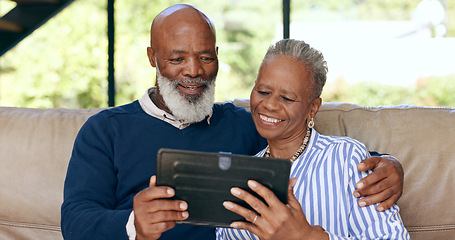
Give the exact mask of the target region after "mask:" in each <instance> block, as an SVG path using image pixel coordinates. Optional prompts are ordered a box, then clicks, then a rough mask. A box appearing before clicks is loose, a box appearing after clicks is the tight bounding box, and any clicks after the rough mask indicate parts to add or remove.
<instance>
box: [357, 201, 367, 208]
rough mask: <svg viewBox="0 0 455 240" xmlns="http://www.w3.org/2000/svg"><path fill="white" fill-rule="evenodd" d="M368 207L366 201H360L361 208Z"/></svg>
mask: <svg viewBox="0 0 455 240" xmlns="http://www.w3.org/2000/svg"><path fill="white" fill-rule="evenodd" d="M366 205H367V203H366V202H364V201H360V202H359V206H360V207H365V206H366Z"/></svg>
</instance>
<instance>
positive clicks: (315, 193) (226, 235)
mask: <svg viewBox="0 0 455 240" xmlns="http://www.w3.org/2000/svg"><path fill="white" fill-rule="evenodd" d="M264 151H265V150H262V151H261V152H259V153H258V154H257V155H256V156H263V155H264ZM369 156H370V155H369V153H368V151H367V149H366V147H365V146H364V145H363V144H362V143H360V142H358V141H357V140H354V139H351V138H347V137H333V136H324V135H320V134H319V133H317V132H316V131H315V130H314V129H313V131H312V134H311V139H310V142H309V143H308V146H307V149H306V150H305V152H304V153H303V154H302V155H301V156H300V157H299V158H298V159H297V160H296V161H295V162H294V163H293V164H292V168H291V174H290V178H294V177H296V178H298V181H297V183H296V184H295V186H294V195H295V196H296V198H297V200H298V201H299V202H300V204H301V205H302V209H303V212H304V213H305V216H306V218H307V221H308V222H309V224H310V225H320V226H322V227H323V228H324V229H325V230H326V231H327V232H328V234H329V235H330V239H410V237H409V234H408V232H407V231H406V229H405V228H404V225H403V222H402V221H401V217H400V215H399V213H398V212H399V207H398V205H396V204H395V205H394V206H393V207H392V208H390V209H388V210H386V211H384V212H378V211H376V207H377V204H375V205H372V206H368V207H363V208H361V207H359V205H358V204H357V201H358V199H357V198H355V197H354V196H353V192H354V190H355V189H356V187H355V185H356V183H357V181H359V180H360V179H362V178H363V177H365V176H366V175H368V174H369V173H370V172H371V171H369V172H360V171H358V170H357V164H359V163H360V161H362V160H363V159H365V158H367V157H369ZM216 237H217V239H219V240H227V239H241V240H245V239H259V238H258V237H256V236H255V235H253V234H252V233H249V232H248V231H246V230H243V229H233V228H217V232H216Z"/></svg>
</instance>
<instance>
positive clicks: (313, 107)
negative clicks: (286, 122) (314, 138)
mask: <svg viewBox="0 0 455 240" xmlns="http://www.w3.org/2000/svg"><path fill="white" fill-rule="evenodd" d="M321 104H322V98H320V97H318V98H315V99H314V100H313V101H311V103H310V117H311V118H314V117H315V116H316V113H318V111H319V108H320V107H321Z"/></svg>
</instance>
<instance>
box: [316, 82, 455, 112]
mask: <svg viewBox="0 0 455 240" xmlns="http://www.w3.org/2000/svg"><path fill="white" fill-rule="evenodd" d="M454 92H455V75H450V76H444V77H429V78H422V79H420V80H419V81H418V82H417V84H416V85H415V87H397V86H385V85H381V84H379V83H358V84H353V85H350V84H347V83H346V82H345V81H344V80H342V79H341V80H339V81H338V82H336V83H335V84H334V85H331V86H326V88H325V89H324V91H323V94H322V98H323V100H324V101H325V102H349V103H355V104H359V105H363V106H380V105H382V106H386V105H402V104H407V105H422V106H433V107H436V106H446V107H453V106H455V95H454V94H453V93H454Z"/></svg>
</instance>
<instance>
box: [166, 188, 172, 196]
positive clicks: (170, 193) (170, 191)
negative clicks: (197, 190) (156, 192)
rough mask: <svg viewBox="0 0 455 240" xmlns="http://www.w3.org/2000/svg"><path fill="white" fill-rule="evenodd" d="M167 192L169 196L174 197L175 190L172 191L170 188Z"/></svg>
mask: <svg viewBox="0 0 455 240" xmlns="http://www.w3.org/2000/svg"><path fill="white" fill-rule="evenodd" d="M166 192H167V194H168V195H174V189H172V188H168V189H167V190H166Z"/></svg>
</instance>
